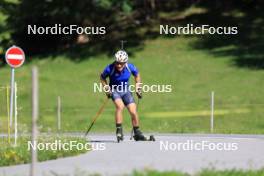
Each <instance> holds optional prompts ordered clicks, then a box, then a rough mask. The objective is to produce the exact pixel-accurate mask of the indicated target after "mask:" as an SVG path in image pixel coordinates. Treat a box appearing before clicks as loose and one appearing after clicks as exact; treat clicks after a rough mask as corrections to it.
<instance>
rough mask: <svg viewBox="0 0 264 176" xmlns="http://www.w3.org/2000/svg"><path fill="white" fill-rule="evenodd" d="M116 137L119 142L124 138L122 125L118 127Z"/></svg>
mask: <svg viewBox="0 0 264 176" xmlns="http://www.w3.org/2000/svg"><path fill="white" fill-rule="evenodd" d="M116 138H117V142H118V143H119V142H120V141H123V140H124V135H123V129H122V127H117V128H116Z"/></svg>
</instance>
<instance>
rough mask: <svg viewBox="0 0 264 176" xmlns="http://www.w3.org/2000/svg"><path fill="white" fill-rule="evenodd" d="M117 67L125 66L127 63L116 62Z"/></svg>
mask: <svg viewBox="0 0 264 176" xmlns="http://www.w3.org/2000/svg"><path fill="white" fill-rule="evenodd" d="M115 64H116V65H125V64H126V62H115Z"/></svg>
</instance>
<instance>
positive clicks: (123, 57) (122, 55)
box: [115, 50, 128, 62]
mask: <svg viewBox="0 0 264 176" xmlns="http://www.w3.org/2000/svg"><path fill="white" fill-rule="evenodd" d="M115 61H116V62H127V61H128V55H127V53H126V52H125V51H124V50H119V51H117V52H116V53H115Z"/></svg>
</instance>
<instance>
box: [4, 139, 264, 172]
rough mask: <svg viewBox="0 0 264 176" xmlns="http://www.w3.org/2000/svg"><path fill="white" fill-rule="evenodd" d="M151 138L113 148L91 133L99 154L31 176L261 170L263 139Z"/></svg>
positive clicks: (43, 165)
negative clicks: (152, 171)
mask: <svg viewBox="0 0 264 176" xmlns="http://www.w3.org/2000/svg"><path fill="white" fill-rule="evenodd" d="M155 137H156V141H155V142H134V141H130V140H129V136H126V138H125V141H123V142H122V143H116V141H115V136H114V135H109V134H100V135H95V134H94V135H91V136H90V140H91V141H92V145H93V147H94V149H101V150H94V151H91V152H87V153H86V154H82V155H79V156H75V157H69V158H64V159H57V160H52V161H46V162H40V163H38V164H37V172H38V174H37V175H38V176H41V175H45V176H47V175H82V176H83V175H85V174H89V173H91V174H94V173H100V174H102V175H123V174H129V173H132V172H133V170H144V169H156V170H161V171H163V170H177V171H183V172H188V173H196V172H198V171H200V170H201V169H203V168H215V169H233V168H237V169H259V168H261V167H264V135H210V134H203V135H197V134H185V135H178V134H157V135H155ZM202 146H203V148H201V147H202ZM195 147H196V148H195ZM217 147H218V148H217ZM102 149H104V150H102ZM29 168H30V165H29V164H26V165H18V166H11V167H0V175H8V176H13V175H19V176H24V175H25V176H28V175H29V174H28V173H29ZM84 173H85V174H84Z"/></svg>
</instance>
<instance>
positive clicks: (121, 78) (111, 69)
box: [101, 63, 138, 86]
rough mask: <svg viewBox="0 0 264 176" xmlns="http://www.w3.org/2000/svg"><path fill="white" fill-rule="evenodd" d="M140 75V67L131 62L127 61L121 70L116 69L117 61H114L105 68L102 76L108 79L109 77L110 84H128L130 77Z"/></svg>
mask: <svg viewBox="0 0 264 176" xmlns="http://www.w3.org/2000/svg"><path fill="white" fill-rule="evenodd" d="M131 74H133V76H137V75H138V69H137V68H136V67H135V66H134V65H133V64H131V63H127V64H126V65H125V67H124V68H123V70H122V71H121V72H119V71H117V70H116V69H115V63H112V64H110V65H108V66H106V68H105V69H104V71H103V73H102V74H101V78H103V79H106V78H107V77H109V80H110V83H109V85H110V86H112V85H122V84H123V85H128V82H129V78H130V76H131Z"/></svg>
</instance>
